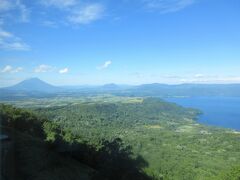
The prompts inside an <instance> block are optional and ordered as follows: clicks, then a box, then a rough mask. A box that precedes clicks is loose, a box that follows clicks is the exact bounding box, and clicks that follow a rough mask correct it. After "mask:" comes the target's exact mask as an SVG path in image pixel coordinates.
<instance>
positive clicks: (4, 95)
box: [0, 78, 240, 99]
mask: <svg viewBox="0 0 240 180" xmlns="http://www.w3.org/2000/svg"><path fill="white" fill-rule="evenodd" d="M104 93H107V94H113V95H117V96H143V97H146V96H152V97H174V96H175V97H176V96H179V97H182V96H184V97H185V96H233V97H240V84H179V85H168V84H160V83H153V84H142V85H138V86H130V85H118V84H114V83H111V84H105V85H102V86H100V85H99V86H97V85H96V86H61V87H60V86H59V87H58V86H53V85H51V84H49V83H46V82H44V81H42V80H40V79H38V78H31V79H27V80H24V81H22V82H20V83H18V84H16V85H14V86H10V87H6V88H0V99H14V98H25V97H30V98H34V97H40V98H41V97H56V96H71V97H74V96H86V95H88V94H92V95H97V94H104Z"/></svg>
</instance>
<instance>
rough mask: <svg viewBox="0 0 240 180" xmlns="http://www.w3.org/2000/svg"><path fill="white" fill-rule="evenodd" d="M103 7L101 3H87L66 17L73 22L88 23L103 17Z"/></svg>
mask: <svg viewBox="0 0 240 180" xmlns="http://www.w3.org/2000/svg"><path fill="white" fill-rule="evenodd" d="M103 14H104V7H103V6H102V5H101V4H88V5H86V6H84V7H80V8H79V9H76V10H74V11H73V12H72V14H71V15H70V16H69V17H68V20H69V22H72V23H74V24H88V23H91V22H93V21H96V20H99V19H101V18H102V17H103Z"/></svg>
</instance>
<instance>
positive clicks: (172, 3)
mask: <svg viewBox="0 0 240 180" xmlns="http://www.w3.org/2000/svg"><path fill="white" fill-rule="evenodd" d="M195 1H196V0H142V2H143V3H144V4H145V6H146V7H147V8H148V9H150V10H156V11H159V12H161V13H170V12H176V11H180V10H182V9H184V8H186V7H188V6H190V5H192V4H194V3H195Z"/></svg>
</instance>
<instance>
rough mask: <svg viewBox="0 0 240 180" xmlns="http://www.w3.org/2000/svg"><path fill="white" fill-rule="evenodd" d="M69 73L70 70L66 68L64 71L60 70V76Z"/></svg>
mask: <svg viewBox="0 0 240 180" xmlns="http://www.w3.org/2000/svg"><path fill="white" fill-rule="evenodd" d="M68 71H69V70H68V68H64V69H60V70H59V73H60V74H65V73H68Z"/></svg>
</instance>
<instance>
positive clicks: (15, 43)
mask: <svg viewBox="0 0 240 180" xmlns="http://www.w3.org/2000/svg"><path fill="white" fill-rule="evenodd" d="M0 49H5V50H18V51H27V50H30V46H29V45H27V44H26V43H24V42H23V41H22V40H21V39H20V38H19V37H16V36H15V35H13V34H12V33H10V32H8V31H5V30H3V29H1V28H0Z"/></svg>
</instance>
